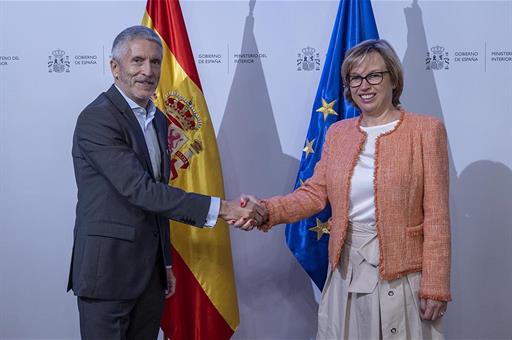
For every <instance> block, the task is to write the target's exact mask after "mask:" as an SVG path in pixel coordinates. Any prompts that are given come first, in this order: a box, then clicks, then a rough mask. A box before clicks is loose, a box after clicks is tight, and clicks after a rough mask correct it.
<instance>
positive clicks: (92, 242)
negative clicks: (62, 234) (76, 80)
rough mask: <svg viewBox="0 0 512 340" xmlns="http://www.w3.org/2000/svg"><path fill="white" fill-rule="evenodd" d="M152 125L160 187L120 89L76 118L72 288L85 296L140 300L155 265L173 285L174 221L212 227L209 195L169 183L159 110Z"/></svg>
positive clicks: (163, 123)
mask: <svg viewBox="0 0 512 340" xmlns="http://www.w3.org/2000/svg"><path fill="white" fill-rule="evenodd" d="M153 126H154V128H155V130H156V132H157V135H158V141H159V146H160V150H162V151H164V152H161V160H162V162H161V164H162V168H161V174H162V178H161V180H160V181H157V179H155V177H154V175H153V170H152V167H151V159H150V157H149V153H148V149H147V146H146V142H145V139H144V135H143V132H142V129H141V127H140V125H139V123H138V121H137V118H136V117H135V115H134V113H133V111H132V109H131V108H130V107H129V105H128V103H127V102H126V100H125V99H124V98H123V96H122V95H121V93H120V92H119V91H118V90H117V88H116V87H115V86H112V87H111V88H110V89H109V90H108V91H107V92H105V93H102V94H101V95H100V96H99V97H98V98H96V99H95V100H94V101H93V102H92V103H91V104H89V105H88V106H87V107H86V108H85V109H84V110H83V111H82V113H81V114H80V116H79V117H78V121H77V124H76V128H75V133H74V137H73V151H72V154H73V163H74V168H75V177H76V183H77V186H78V203H77V207H76V222H75V229H74V245H73V255H72V261H71V269H70V274H69V282H68V290H69V289H73V292H74V293H75V295H77V296H79V297H86V298H93V299H106V300H127V299H135V298H137V297H138V296H139V295H140V294H141V293H142V292H143V291H144V289H145V288H146V286H147V285H148V282H149V281H150V278H151V276H152V274H153V273H154V270H155V265H158V266H159V268H160V269H159V270H160V271H161V274H162V275H160V277H161V278H162V285H163V287H167V285H166V282H164V281H165V277H166V275H165V266H164V265H169V264H170V263H171V258H170V245H169V227H168V226H169V224H168V219H173V220H177V221H180V222H183V223H186V224H191V225H195V226H203V225H204V223H205V221H206V216H207V213H208V209H209V205H210V197H208V196H203V195H199V194H193V193H186V192H184V191H182V190H180V189H176V188H172V187H169V186H168V185H167V183H168V180H169V172H170V169H169V165H170V163H169V155H168V152H167V121H166V118H165V117H164V115H163V114H162V112H160V111H158V110H157V113H156V115H155V118H154V119H153ZM162 259H163V260H162Z"/></svg>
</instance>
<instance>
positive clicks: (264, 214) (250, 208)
mask: <svg viewBox="0 0 512 340" xmlns="http://www.w3.org/2000/svg"><path fill="white" fill-rule="evenodd" d="M219 217H220V218H222V219H223V220H225V221H226V222H228V223H229V224H232V225H233V226H234V227H235V228H239V229H242V230H245V231H249V230H252V229H254V227H257V228H258V229H259V230H262V231H268V230H269V229H270V227H269V226H268V224H267V222H268V211H267V208H266V207H265V205H264V204H263V202H262V201H261V200H259V199H258V198H256V197H255V196H252V195H242V196H241V197H240V201H236V200H233V201H224V200H221V202H220V211H219Z"/></svg>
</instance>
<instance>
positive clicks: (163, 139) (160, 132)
mask: <svg viewBox="0 0 512 340" xmlns="http://www.w3.org/2000/svg"><path fill="white" fill-rule="evenodd" d="M153 122H154V123H155V124H153V126H154V127H155V131H156V135H157V136H158V144H159V146H160V155H161V156H162V167H161V169H160V173H161V174H162V179H163V182H164V183H169V173H170V160H169V148H168V147H167V118H166V117H165V115H164V114H163V113H162V112H161V111H160V110H159V109H156V114H155V119H153Z"/></svg>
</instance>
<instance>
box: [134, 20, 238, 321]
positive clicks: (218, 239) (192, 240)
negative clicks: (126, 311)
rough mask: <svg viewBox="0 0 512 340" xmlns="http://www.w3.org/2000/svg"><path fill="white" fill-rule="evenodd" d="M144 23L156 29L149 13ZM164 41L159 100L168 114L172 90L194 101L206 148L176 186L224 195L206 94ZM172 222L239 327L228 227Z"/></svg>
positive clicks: (184, 249) (210, 290)
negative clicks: (166, 102)
mask: <svg viewBox="0 0 512 340" xmlns="http://www.w3.org/2000/svg"><path fill="white" fill-rule="evenodd" d="M142 24H143V25H145V26H147V27H149V28H152V29H154V27H153V23H152V21H151V18H150V17H149V15H148V13H147V12H145V14H144V19H143V23H142ZM155 31H156V30H155ZM157 33H158V32H157ZM162 44H163V61H162V68H161V69H162V74H161V77H160V83H159V85H158V88H157V93H156V100H155V104H156V105H157V106H158V108H159V109H160V110H161V111H162V112H164V113H166V114H168V112H167V110H166V106H165V102H164V101H165V99H166V98H167V96H168V95H169V94H170V93H171V92H175V93H176V94H178V95H180V96H182V97H183V98H186V99H188V100H190V102H191V103H192V106H193V107H194V109H195V111H196V113H197V114H198V115H199V117H200V120H201V124H202V127H201V128H200V129H199V130H198V131H196V132H195V134H194V136H193V138H194V139H197V140H200V141H201V143H202V144H203V145H202V146H203V149H204V150H203V152H200V153H198V154H194V155H193V157H191V160H190V166H189V168H188V169H185V170H178V174H179V175H178V177H177V178H176V179H175V180H173V181H172V185H173V186H175V187H178V188H182V189H184V190H186V191H193V192H198V193H202V194H205V195H211V196H217V197H224V184H223V181H222V171H221V166H220V161H219V157H218V150H217V141H216V138H215V131H214V130H213V126H212V123H211V120H210V115H209V112H208V107H207V105H206V101H205V98H204V95H203V93H202V91H201V89H200V88H199V87H198V86H197V85H196V84H195V83H194V82H193V81H192V80H191V79H190V78H189V77H188V75H187V74H186V73H185V71H184V70H183V68H182V67H181V66H180V64H179V63H178V61H177V60H176V58H175V56H174V55H173V54H172V53H171V50H170V49H169V47H168V46H167V44H166V42H165V41H164V40H163V39H162ZM167 70H171V71H170V72H168V71H167ZM192 169H193V171H191V170H192ZM171 225H172V227H171V235H172V236H171V240H172V244H173V246H174V247H175V249H176V250H177V251H178V252H179V253H180V255H181V256H182V258H183V260H184V261H185V263H186V264H187V266H188V267H189V268H190V270H191V272H192V273H193V274H194V276H195V278H196V279H197V281H198V282H199V284H200V285H201V287H202V288H203V290H204V291H205V293H206V294H207V295H208V297H209V298H210V300H211V302H212V303H213V305H214V306H215V308H217V310H218V311H219V313H220V314H221V315H222V317H223V318H224V319H225V320H226V323H228V325H229V326H230V327H231V328H232V329H233V330H235V329H236V328H237V326H238V325H239V323H240V319H239V312H238V302H237V296H236V286H235V280H234V273H233V262H232V256H231V242H230V236H229V229H228V226H227V225H226V223H224V222H223V221H221V220H219V222H218V223H217V225H216V226H215V227H214V228H212V229H206V228H203V229H198V228H191V227H190V226H188V225H184V224H181V223H178V222H174V221H173V222H172V223H171ZM178 284H179V283H178Z"/></svg>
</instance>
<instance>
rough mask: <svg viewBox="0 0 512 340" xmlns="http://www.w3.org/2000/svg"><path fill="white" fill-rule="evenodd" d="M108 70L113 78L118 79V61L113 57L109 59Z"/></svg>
mask: <svg viewBox="0 0 512 340" xmlns="http://www.w3.org/2000/svg"><path fill="white" fill-rule="evenodd" d="M110 71H112V75H113V76H114V79H115V80H118V79H119V63H118V62H117V61H116V60H115V59H110Z"/></svg>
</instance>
